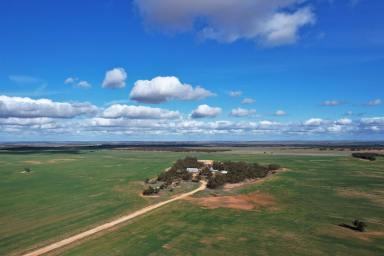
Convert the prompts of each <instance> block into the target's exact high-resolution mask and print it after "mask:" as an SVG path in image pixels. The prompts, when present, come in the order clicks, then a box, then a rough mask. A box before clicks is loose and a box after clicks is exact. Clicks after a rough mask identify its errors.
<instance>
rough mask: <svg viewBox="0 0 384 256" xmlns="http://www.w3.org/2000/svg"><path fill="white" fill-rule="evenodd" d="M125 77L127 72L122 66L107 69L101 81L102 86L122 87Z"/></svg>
mask: <svg viewBox="0 0 384 256" xmlns="http://www.w3.org/2000/svg"><path fill="white" fill-rule="evenodd" d="M126 79H127V73H126V72H125V70H124V68H114V69H111V70H108V71H107V72H106V73H105V78H104V81H103V84H102V86H103V88H113V89H115V88H123V87H125V80H126Z"/></svg>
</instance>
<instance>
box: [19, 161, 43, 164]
mask: <svg viewBox="0 0 384 256" xmlns="http://www.w3.org/2000/svg"><path fill="white" fill-rule="evenodd" d="M23 163H26V164H43V162H42V161H38V160H26V161H23Z"/></svg>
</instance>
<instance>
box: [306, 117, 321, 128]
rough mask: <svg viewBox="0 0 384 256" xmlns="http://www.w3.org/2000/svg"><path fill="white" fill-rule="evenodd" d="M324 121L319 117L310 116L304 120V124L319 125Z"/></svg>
mask: <svg viewBox="0 0 384 256" xmlns="http://www.w3.org/2000/svg"><path fill="white" fill-rule="evenodd" d="M323 123H324V120H323V119H321V118H311V119H308V120H307V121H305V122H304V125H306V126H319V125H321V124H323Z"/></svg>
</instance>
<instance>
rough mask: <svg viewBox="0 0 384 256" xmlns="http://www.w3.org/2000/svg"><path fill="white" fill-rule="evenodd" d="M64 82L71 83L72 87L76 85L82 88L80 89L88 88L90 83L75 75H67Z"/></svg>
mask: <svg viewBox="0 0 384 256" xmlns="http://www.w3.org/2000/svg"><path fill="white" fill-rule="evenodd" d="M64 83H65V84H70V85H72V86H73V87H77V88H82V89H88V88H91V87H92V85H91V84H90V83H89V82H87V81H85V80H81V81H80V80H79V78H77V77H72V76H70V77H68V78H67V79H65V80H64Z"/></svg>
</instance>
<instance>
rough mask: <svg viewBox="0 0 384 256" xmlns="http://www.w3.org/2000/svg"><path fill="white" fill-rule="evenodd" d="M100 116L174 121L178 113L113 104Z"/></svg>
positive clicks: (178, 116)
mask: <svg viewBox="0 0 384 256" xmlns="http://www.w3.org/2000/svg"><path fill="white" fill-rule="evenodd" d="M102 116H103V117H105V118H121V117H124V118H130V119H176V118H180V113H179V112H178V111H171V110H167V109H161V108H152V107H146V106H128V105H120V104H115V105H112V106H109V107H108V108H107V109H105V110H104V111H103V114H102Z"/></svg>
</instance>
